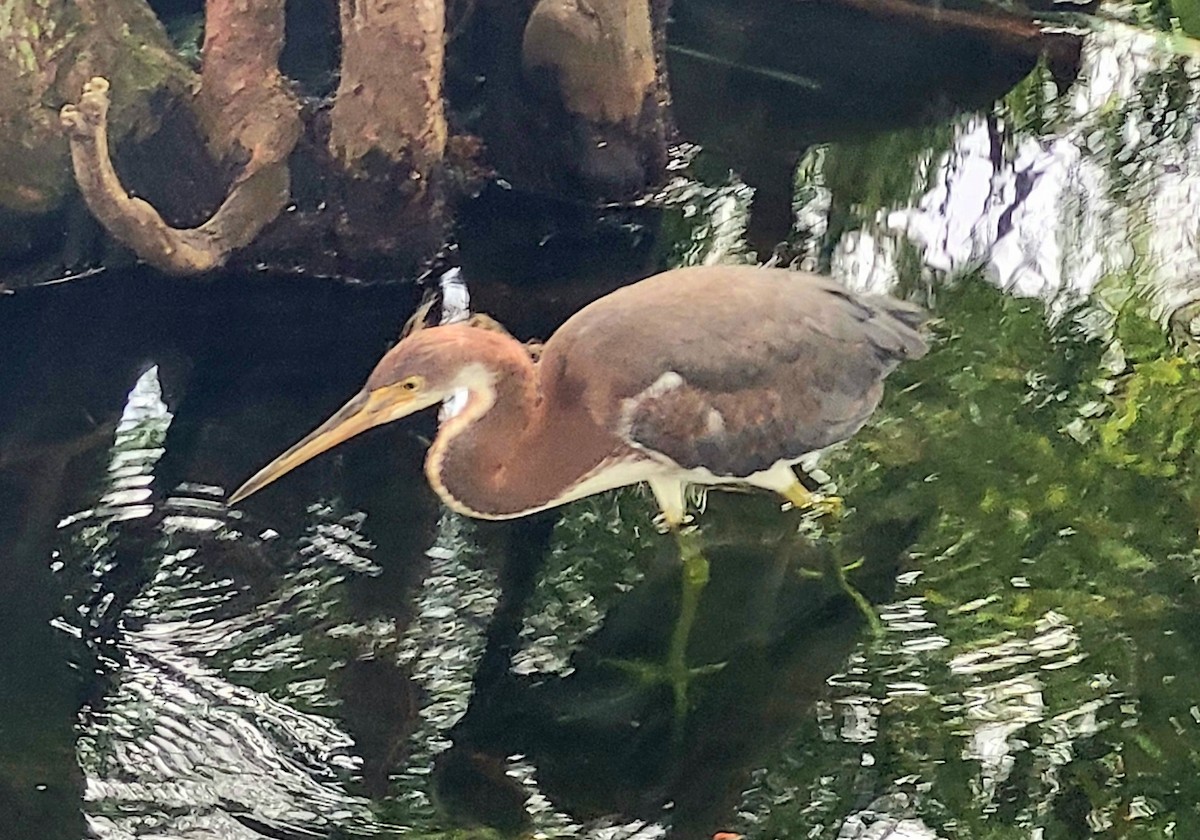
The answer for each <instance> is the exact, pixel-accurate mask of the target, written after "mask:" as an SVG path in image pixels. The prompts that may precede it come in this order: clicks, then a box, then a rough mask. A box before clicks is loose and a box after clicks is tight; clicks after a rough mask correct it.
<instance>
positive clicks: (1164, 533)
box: [0, 10, 1200, 840]
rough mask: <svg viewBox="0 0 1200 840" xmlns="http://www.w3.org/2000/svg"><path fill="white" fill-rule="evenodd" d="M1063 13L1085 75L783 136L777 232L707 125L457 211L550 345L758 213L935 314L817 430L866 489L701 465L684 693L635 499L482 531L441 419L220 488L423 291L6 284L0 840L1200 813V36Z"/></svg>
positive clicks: (379, 348)
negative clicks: (562, 331)
mask: <svg viewBox="0 0 1200 840" xmlns="http://www.w3.org/2000/svg"><path fill="white" fill-rule="evenodd" d="M1120 11H1121V10H1116V12H1114V14H1116V13H1117V12H1120ZM1110 17H1111V16H1110ZM1072 37H1077V38H1078V41H1079V45H1080V52H1079V64H1078V67H1077V68H1076V70H1077V72H1076V75H1075V77H1074V79H1073V80H1071V81H1070V82H1069V83H1064V82H1063V80H1062V79H1056V78H1055V77H1053V75H1052V74H1051V72H1050V70H1049V69H1048V68H1047V67H1046V66H1045V65H1038V66H1036V67H1033V68H1032V72H1030V73H1029V75H1028V76H1026V77H1025V78H1024V80H1023V81H1020V82H1019V83H1018V84H1017V86H1016V87H1015V88H1013V89H1012V90H1011V91H1009V92H1008V93H1007V94H1005V95H1003V96H1002V97H1001V98H999V99H997V100H996V101H995V102H994V103H993V104H991V105H989V106H985V107H982V108H974V109H970V110H962V109H961V108H959V109H953V116H948V117H940V118H933V117H928V116H925V118H924V119H921V120H916V119H910V120H908V121H907V122H906V123H905V124H902V125H899V127H888V128H887V129H886V130H874V131H871V130H867V129H865V128H860V127H856V128H855V130H854V131H853V132H850V135H849V136H847V135H846V133H845V132H843V133H842V134H836V133H834V132H828V131H826V132H825V134H824V135H822V132H823V131H825V128H823V127H822V126H821V125H819V124H814V126H809V127H807V128H805V129H804V130H803V131H799V130H798V133H799V135H803V134H804V133H805V131H807V132H809V133H810V134H813V135H814V136H813V137H810V138H808V139H807V140H805V142H804V143H803V144H802V146H803V148H800V147H797V148H795V149H793V150H792V151H794V152H795V156H796V159H797V160H798V164H797V165H796V167H795V168H794V171H793V173H792V175H791V176H789V177H790V180H789V181H788V183H790V186H791V196H792V199H793V201H792V202H791V210H790V224H789V225H788V226H787V230H786V231H785V236H784V238H782V239H781V237H780V236H779V235H776V234H775V233H773V231H776V230H777V227H778V226H777V225H775V224H774V223H772V222H770V220H764V219H765V215H766V211H765V210H761V211H760V205H758V204H756V202H757V201H758V200H759V197H760V196H761V195H763V194H764V193H765V192H769V191H770V188H769V187H767V186H764V185H763V184H761V183H753V184H752V183H748V181H749V180H750V177H749V176H748V177H747V179H746V180H745V181H744V180H743V179H742V177H741V176H740V175H737V174H733V173H731V172H730V171H729V169H728V168H727V166H726V164H727V163H730V165H732V166H733V167H734V169H735V170H737V169H738V160H739V155H742V156H743V157H742V158H741V159H743V160H745V161H747V164H746V170H747V172H749V173H752V174H754V176H755V177H756V178H757V177H761V174H762V169H763V167H762V166H759V167H756V166H754V165H753V164H754V163H755V162H757V163H762V162H763V159H758V160H752V158H753V153H748V152H746V151H745V150H741V151H739V150H738V149H736V148H733V147H731V146H722V143H721V142H720V138H719V137H716V138H713V142H712V148H710V149H706V150H705V151H700V150H698V149H697V148H696V147H692V146H682V147H681V148H680V149H679V150H678V153H677V160H676V164H675V165H674V167H673V170H672V180H671V181H670V183H669V184H668V185H667V186H666V187H665V189H664V190H663V192H662V194H661V195H659V196H657V197H656V198H655V200H654V201H652V202H650V203H649V204H648V205H647V206H645V207H637V208H628V209H621V208H609V209H608V210H605V211H603V212H600V213H597V214H591V213H590V211H589V212H587V213H584V212H583V211H581V210H580V209H579V208H565V207H561V206H558V205H554V204H553V203H551V204H550V205H548V206H547V205H546V204H545V203H544V202H541V201H539V200H534V199H531V198H529V197H521V196H514V195H512V194H509V193H507V192H506V191H503V190H492V191H487V192H485V193H484V195H483V196H481V197H480V198H479V199H477V200H476V202H475V203H474V204H473V205H472V206H471V207H469V208H468V209H466V210H465V211H464V223H463V229H462V230H461V231H460V238H461V240H462V262H463V275H462V276H463V277H464V278H465V289H466V292H467V293H469V295H470V305H471V306H472V307H473V308H475V309H478V310H483V311H488V312H490V313H492V314H494V315H496V316H497V317H498V318H499V319H500V320H502V321H504V322H505V323H507V324H509V325H510V326H511V327H512V328H513V329H514V331H515V332H517V333H518V334H520V335H521V336H522V337H531V336H538V335H545V334H546V333H548V332H549V331H550V330H552V329H553V327H554V326H555V325H556V324H557V323H559V322H561V321H562V320H563V319H564V318H565V317H566V316H567V315H569V313H570V311H572V310H573V309H574V308H577V307H578V306H579V305H581V304H582V303H583V302H585V301H586V300H587V299H589V298H590V297H594V296H596V295H598V294H600V293H602V292H603V291H605V290H607V289H611V288H614V287H616V286H617V285H620V284H621V283H623V282H628V281H630V280H632V279H635V278H637V277H639V276H644V275H646V274H648V273H650V272H651V271H653V270H655V269H656V268H660V267H665V266H667V265H679V264H695V263H715V262H739V261H749V260H752V259H755V258H756V257H758V258H760V259H765V258H767V257H768V256H771V254H769V253H766V252H765V251H766V249H768V248H769V249H770V250H771V251H773V252H774V254H775V257H776V259H779V260H783V261H788V262H794V263H795V264H797V265H799V266H803V267H807V268H812V269H818V270H823V271H829V272H832V273H833V274H834V275H835V276H837V277H839V278H841V279H842V280H844V281H845V282H846V283H847V284H848V285H850V286H852V287H855V288H859V289H872V290H891V291H893V292H895V293H897V294H904V295H907V296H909V297H911V298H913V299H915V300H917V301H919V302H921V303H923V304H924V305H926V306H928V307H929V308H930V310H931V311H932V313H933V315H934V322H933V324H932V326H931V335H932V346H933V349H932V351H931V353H930V354H929V356H928V357H927V358H925V359H923V360H921V361H920V362H916V363H912V364H908V365H906V366H905V367H903V368H902V369H901V370H900V371H898V372H897V373H896V374H895V375H894V376H893V377H892V379H890V380H889V392H888V396H887V398H886V401H885V404H884V407H883V409H881V411H880V412H879V414H878V415H877V416H876V418H875V419H874V420H873V421H872V423H871V424H870V425H869V426H868V427H867V428H866V429H864V430H863V432H862V433H860V434H859V435H858V436H857V437H856V438H855V439H854V440H853V441H852V442H850V443H848V444H846V445H844V446H841V447H838V448H836V449H834V450H832V451H829V452H826V453H823V454H822V455H821V457H820V458H819V459H817V460H815V461H814V463H813V464H811V465H810V466H811V467H812V475H813V477H814V478H815V479H816V480H818V481H820V482H823V483H824V485H825V489H826V490H827V491H830V492H837V493H838V494H839V495H841V496H842V497H843V498H844V499H845V502H846V506H847V509H848V514H847V515H846V516H845V517H844V518H843V519H841V520H840V521H836V522H830V521H828V520H819V519H815V518H813V517H812V516H809V515H804V514H801V513H800V512H797V511H790V510H788V511H781V510H780V509H779V506H778V505H777V503H776V502H775V501H774V500H773V499H770V498H766V497H764V496H758V495H752V494H737V493H723V492H713V493H711V494H709V496H708V498H707V499H704V500H698V501H702V502H703V506H704V513H703V515H702V516H701V517H699V520H698V521H699V522H700V524H701V539H702V541H703V545H704V551H705V554H706V556H707V557H708V559H709V560H710V563H711V580H710V581H709V583H708V585H707V587H706V588H705V589H704V591H703V593H702V595H701V598H700V602H699V607H698V610H697V613H696V615H695V619H694V624H693V626H692V628H691V633H690V638H689V642H688V645H687V647H686V650H685V651H684V660H685V662H684V664H685V665H686V669H685V670H686V672H687V676H686V679H685V680H684V681H683V682H682V683H681V682H680V680H679V677H678V675H676V677H675V678H674V680H675V681H674V682H672V678H671V676H670V673H669V669H668V668H667V667H666V663H667V662H668V660H669V658H670V650H671V644H672V639H673V638H675V637H676V634H677V624H678V622H679V616H680V612H681V594H680V592H681V587H680V563H679V551H678V548H677V546H676V544H675V542H674V540H673V539H672V538H670V537H668V536H664V535H661V534H660V533H659V532H658V531H657V530H656V529H655V527H654V526H653V523H652V518H653V514H654V510H653V507H652V503H651V501H650V499H649V498H648V496H647V495H646V494H645V493H643V492H641V491H639V490H637V489H631V490H627V491H623V492H620V493H613V494H606V495H603V496H600V497H596V498H592V499H588V500H584V501H582V502H578V503H575V504H573V505H570V506H568V507H566V508H564V509H562V510H559V511H555V512H551V513H548V514H543V515H539V516H536V517H532V518H530V519H527V520H523V521H521V522H517V523H508V524H497V523H476V522H472V521H469V520H465V519H463V518H460V517H458V516H456V515H454V514H451V513H449V512H447V511H445V510H444V509H443V508H442V507H441V506H440V505H439V504H438V502H437V500H436V498H435V497H434V496H433V495H432V493H431V492H430V491H429V490H428V489H427V487H426V485H425V483H424V480H423V476H422V474H421V459H422V456H423V452H424V449H425V446H426V445H427V441H428V439H429V437H430V436H432V435H433V434H434V432H435V418H432V417H427V418H422V419H418V420H415V421H413V422H411V423H406V424H401V425H397V426H394V427H386V428H383V429H380V430H376V431H374V432H372V433H370V434H368V435H365V436H363V437H362V438H361V439H357V440H355V441H354V442H352V443H349V444H347V445H345V446H343V447H342V448H341V449H340V450H338V451H337V452H336V453H333V454H331V455H329V456H326V457H324V458H322V459H320V460H319V461H317V462H314V463H313V464H312V465H309V466H306V467H305V468H304V469H302V470H300V471H298V472H296V473H294V474H293V475H290V476H289V477H288V478H287V479H286V480H285V481H281V482H279V483H278V484H276V485H274V486H272V488H271V489H270V490H267V491H264V492H262V493H260V494H258V495H256V496H255V497H253V498H252V499H251V500H249V501H248V502H247V503H246V504H244V505H241V506H239V507H238V508H237V509H230V508H229V507H228V506H227V505H226V504H225V502H224V498H225V495H226V493H227V492H228V490H230V489H231V488H232V487H233V486H234V485H235V484H237V483H238V482H239V481H240V480H241V479H242V478H244V477H245V476H246V475H247V474H249V473H250V472H251V471H252V470H253V469H255V468H257V467H258V466H259V465H261V464H262V463H263V462H265V461H266V460H267V459H268V458H269V457H271V456H272V455H274V454H276V453H277V452H278V451H279V450H281V449H282V448H283V447H284V446H285V445H287V444H288V443H290V442H291V441H293V440H294V439H295V438H297V437H298V436H299V435H300V434H302V433H304V432H305V431H307V430H308V429H309V428H311V427H312V426H313V425H315V423H316V422H317V421H319V420H320V419H323V418H324V417H325V416H326V415H327V414H328V413H329V412H330V410H331V409H333V408H335V407H336V406H337V405H339V404H340V403H341V402H342V401H343V400H344V398H345V397H346V395H348V394H349V393H352V392H353V391H354V390H356V389H357V387H358V386H359V383H360V381H361V379H362V377H363V376H364V375H365V373H366V371H368V370H369V369H370V367H371V365H372V363H373V361H374V359H375V358H377V357H378V355H379V354H380V353H381V352H383V350H384V349H385V348H386V347H387V346H388V344H389V342H390V341H391V340H392V339H393V338H394V336H395V334H396V330H397V329H398V325H399V324H401V323H402V322H403V321H404V320H405V319H406V318H407V316H408V314H409V313H410V312H411V311H412V309H413V306H414V304H415V302H416V299H417V295H418V291H417V290H415V289H414V288H413V287H412V286H411V285H409V284H401V285H397V286H394V287H385V288H362V287H353V286H341V285H336V284H333V283H331V282H329V281H317V280H306V279H304V278H272V277H267V276H255V277H223V278H217V279H214V280H210V281H206V282H204V283H192V282H186V283H185V282H180V281H173V280H168V279H166V278H160V277H155V276H151V275H149V274H148V273H145V272H136V271H125V272H109V273H108V274H107V275H102V276H99V277H96V278H91V279H88V280H81V281H77V282H75V283H72V284H63V285H60V286H56V287H48V288H43V289H33V290H30V291H29V292H25V293H22V294H20V295H15V296H12V297H11V298H7V299H0V346H2V347H3V351H2V352H0V577H2V580H0V597H2V598H3V601H2V611H3V615H2V616H0V643H2V644H0V647H2V648H3V649H0V668H2V669H3V670H2V671H0V675H2V676H0V699H2V700H3V704H4V709H3V713H2V715H0V742H2V743H0V809H3V810H4V812H5V818H4V825H3V826H0V837H3V838H7V837H12V838H14V840H16V838H31V840H32V838H60V837H61V838H78V837H84V836H92V837H97V838H104V840H126V838H185V839H186V840H201V839H203V840H210V839H211V840H217V838H221V839H222V840H224V838H235V839H236V840H251V838H287V839H288V840H291V838H348V837H401V836H408V837H418V838H443V837H461V838H467V837H472V838H487V837H517V836H522V837H544V838H563V837H581V838H595V840H610V839H611V840H615V839H616V838H639V840H648V838H657V837H675V838H709V837H712V836H713V835H714V834H715V833H718V832H734V833H738V834H742V835H744V836H746V837H750V838H764V839H765V840H771V839H772V838H785V837H795V838H829V840H833V839H834V838H837V840H868V839H869V840H883V838H891V840H932V838H944V840H953V839H954V838H987V839H988V840H992V839H993V838H994V839H995V840H1008V839H1009V838H1028V840H1050V839H1051V838H1083V837H1093V836H1097V837H1128V838H1141V837H1145V838H1161V837H1179V838H1192V837H1200V781H1197V780H1198V779H1200V673H1198V671H1197V668H1196V666H1195V663H1196V661H1197V658H1198V657H1197V650H1198V649H1200V629H1198V626H1200V625H1198V624H1197V615H1200V589H1198V583H1197V582H1198V581H1200V544H1198V533H1200V496H1198V495H1197V490H1196V487H1197V480H1198V479H1200V475H1198V472H1197V471H1198V470H1200V458H1198V457H1197V454H1196V452H1197V449H1196V447H1197V443H1198V441H1200V425H1198V422H1200V373H1198V372H1197V368H1196V363H1195V360H1196V358H1197V352H1196V337H1197V335H1200V330H1197V329H1196V326H1195V322H1194V320H1193V319H1194V317H1195V313H1196V307H1195V303H1194V301H1195V300H1196V291H1197V286H1196V283H1197V277H1198V276H1200V273H1198V271H1197V268H1198V267H1200V243H1198V237H1197V224H1198V221H1197V220H1198V219H1200V187H1198V185H1200V180H1198V179H1200V145H1198V144H1200V135H1197V133H1196V132H1195V130H1194V123H1195V121H1196V117H1197V115H1198V112H1200V64H1198V63H1197V59H1196V58H1195V57H1194V54H1193V50H1192V47H1191V42H1188V41H1186V40H1185V39H1181V38H1180V37H1179V36H1166V35H1158V34H1153V33H1150V32H1148V31H1145V30H1138V29H1134V28H1132V27H1129V26H1126V25H1124V24H1121V23H1117V22H1115V21H1111V20H1110V21H1109V22H1106V23H1104V24H1102V25H1101V24H1095V25H1094V26H1093V27H1092V28H1090V29H1086V30H1082V29H1081V30H1079V31H1078V32H1077V33H1076V34H1075V35H1073V36H1072ZM681 55H684V56H685V57H686V58H692V59H694V58H695V56H696V55H697V50H695V49H693V48H691V47H688V48H686V50H685V52H683V53H681ZM745 64H746V62H745V61H744V60H741V61H739V62H733V61H731V60H724V63H723V64H721V65H720V66H721V67H724V68H726V70H728V72H730V73H734V72H735V71H736V72H750V73H751V76H753V71H754V68H752V67H751V68H747V67H746V66H745ZM730 68H732V69H730ZM738 68H740V70H739V69H738ZM1027 69H1028V68H1027ZM680 72H681V73H683V72H684V68H683V66H682V65H681V70H680ZM730 78H733V77H730ZM738 78H740V77H738ZM771 79H772V81H771V83H772V84H785V85H786V84H792V85H795V86H797V89H798V90H800V89H803V90H810V88H811V86H809V85H808V83H807V82H805V81H804V80H799V81H798V80H797V77H795V74H794V73H793V74H792V75H787V74H784V75H783V77H781V76H780V74H778V73H777V74H775V75H774V76H772V77H771ZM726 82H727V83H728V85H732V82H729V80H728V79H727V80H726ZM814 84H817V86H818V87H819V86H820V80H817V81H816V82H814ZM728 85H727V86H728ZM797 95H800V94H799V93H797ZM768 116H770V115H768ZM785 116H786V114H785ZM742 118H743V115H740V114H738V113H736V112H729V114H728V116H727V120H728V122H730V123H731V124H732V123H734V121H736V120H738V119H742ZM761 118H762V114H757V116H755V115H751V117H748V118H747V119H759V120H761ZM724 127H725V128H728V127H729V126H724ZM684 128H685V129H686V128H687V126H686V125H685V126H684ZM726 133H727V134H730V135H733V134H737V132H736V131H729V132H726ZM831 138H832V139H831ZM780 142H784V140H783V138H782V137H781V138H780ZM775 151H778V150H775ZM764 159H765V158H764ZM774 189H776V190H779V189H781V187H780V185H779V184H775V185H774ZM581 214H582V215H583V216H586V218H585V219H582V220H581V219H580V218H578V217H579V216H580V215H581ZM514 242H521V243H525V244H524V245H520V246H516V245H514V244H513V243H514ZM756 252H757V253H756ZM564 279H569V280H570V281H571V282H570V283H569V284H568V283H563V282H562V281H563V280H564ZM457 299H458V298H457V297H456V300H457ZM464 302H465V301H464ZM681 697H682V698H684V699H683V700H682V701H681ZM681 702H682V706H681ZM10 815H11V816H10Z"/></svg>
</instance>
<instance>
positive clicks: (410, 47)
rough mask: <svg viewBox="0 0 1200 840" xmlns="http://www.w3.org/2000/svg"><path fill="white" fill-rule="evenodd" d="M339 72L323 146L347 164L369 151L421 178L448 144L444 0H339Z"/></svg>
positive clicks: (438, 161) (357, 159)
mask: <svg viewBox="0 0 1200 840" xmlns="http://www.w3.org/2000/svg"><path fill="white" fill-rule="evenodd" d="M340 8H341V27H342V74H341V83H340V85H339V86H338V92H337V96H336V97H335V98H334V101H333V108H332V109H331V111H330V122H331V130H330V135H329V149H330V152H331V153H332V154H333V156H334V157H335V158H336V159H337V160H339V161H341V162H342V164H343V165H344V166H346V167H347V168H351V169H353V168H354V167H356V166H357V165H358V164H359V162H360V161H361V160H362V159H363V158H364V157H366V156H367V154H368V153H370V152H376V153H382V154H383V155H385V156H386V157H387V158H388V159H390V160H391V161H402V160H404V161H407V162H408V163H409V164H410V165H411V167H412V171H413V177H415V178H421V177H424V176H425V175H427V174H429V171H430V170H431V169H432V168H433V167H435V166H437V165H438V164H440V163H441V161H442V158H443V156H444V155H445V152H446V138H447V129H446V116H445V112H444V106H443V102H442V75H443V64H444V61H445V49H446V47H445V37H446V35H445V24H446V5H445V2H444V0H410V2H408V3H394V2H384V0H341V3H340Z"/></svg>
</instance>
